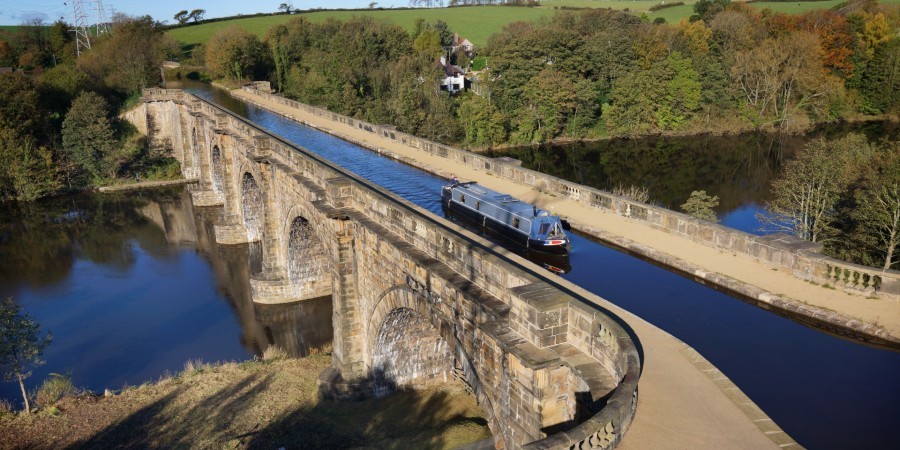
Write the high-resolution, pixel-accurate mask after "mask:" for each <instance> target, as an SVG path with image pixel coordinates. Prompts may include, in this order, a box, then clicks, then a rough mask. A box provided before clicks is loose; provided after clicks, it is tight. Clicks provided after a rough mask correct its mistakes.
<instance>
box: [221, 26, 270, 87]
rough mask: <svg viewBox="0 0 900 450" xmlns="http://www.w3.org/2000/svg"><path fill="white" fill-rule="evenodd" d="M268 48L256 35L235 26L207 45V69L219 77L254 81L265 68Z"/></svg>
mask: <svg viewBox="0 0 900 450" xmlns="http://www.w3.org/2000/svg"><path fill="white" fill-rule="evenodd" d="M264 54H265V48H264V47H263V45H262V43H261V42H260V41H259V38H257V37H256V35H255V34H251V33H249V32H248V31H247V30H245V29H243V28H241V27H240V26H238V25H232V26H231V27H229V28H226V29H224V30H222V31H220V32H218V33H216V34H214V35H213V36H212V37H211V38H210V39H209V43H208V44H207V45H206V67H207V69H209V72H210V73H211V74H212V75H213V76H215V77H221V78H227V79H231V80H242V79H244V78H252V77H253V75H254V73H255V72H256V71H257V70H258V69H259V68H260V67H262V66H263V57H264Z"/></svg>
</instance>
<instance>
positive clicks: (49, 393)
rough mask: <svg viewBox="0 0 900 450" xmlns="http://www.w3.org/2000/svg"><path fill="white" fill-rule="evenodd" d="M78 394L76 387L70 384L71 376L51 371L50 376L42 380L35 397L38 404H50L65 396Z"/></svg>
mask: <svg viewBox="0 0 900 450" xmlns="http://www.w3.org/2000/svg"><path fill="white" fill-rule="evenodd" d="M77 394H78V389H77V388H76V387H75V385H74V384H72V378H71V377H69V376H68V375H61V374H58V373H51V374H50V378H47V379H46V380H44V383H43V384H41V387H39V388H38V390H37V394H35V399H36V400H37V404H38V405H40V406H51V405H53V404H54V403H56V402H58V401H60V400H62V399H63V398H65V397H71V396H74V395H77Z"/></svg>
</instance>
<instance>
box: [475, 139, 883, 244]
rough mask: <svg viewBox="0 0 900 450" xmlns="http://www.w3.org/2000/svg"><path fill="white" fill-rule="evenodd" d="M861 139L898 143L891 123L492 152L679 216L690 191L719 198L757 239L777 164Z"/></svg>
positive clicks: (728, 219) (722, 208)
mask: <svg viewBox="0 0 900 450" xmlns="http://www.w3.org/2000/svg"><path fill="white" fill-rule="evenodd" d="M850 132H855V133H863V134H865V135H867V136H868V137H869V138H870V139H872V140H879V139H886V140H897V139H898V133H900V124H898V123H897V122H866V123H857V124H831V125H823V126H821V127H819V128H817V129H815V130H813V131H811V132H809V133H807V134H777V133H762V132H760V133H745V134H740V135H736V136H712V135H702V136H690V137H667V138H662V137H653V138H642V139H613V140H608V141H600V142H576V143H570V144H560V145H544V146H534V147H519V148H511V149H504V150H499V151H494V152H492V153H490V155H491V156H509V157H512V158H516V159H519V160H521V161H522V165H523V166H524V167H527V168H530V169H534V170H538V171H541V172H544V173H548V174H551V175H555V176H557V177H560V178H563V179H566V180H569V181H573V182H575V183H579V184H584V185H587V186H592V187H595V188H598V189H604V190H611V189H613V188H615V187H617V186H631V185H634V186H643V187H646V188H647V191H648V193H649V196H650V201H651V202H653V203H657V204H659V205H662V206H665V207H667V208H670V209H675V210H680V205H682V204H683V203H684V202H685V201H687V199H688V197H690V195H691V192H692V191H699V190H704V191H706V193H707V194H709V195H715V196H718V197H719V206H718V207H717V208H715V212H716V214H717V215H718V216H719V219H720V220H721V223H723V224H725V225H728V226H730V227H732V228H736V229H739V230H742V231H746V232H748V233H753V234H763V230H761V228H762V225H761V224H760V222H759V221H758V220H757V218H756V215H757V214H764V213H765V211H764V209H763V205H764V204H765V203H766V202H767V201H769V200H771V199H772V198H771V192H770V186H771V184H772V181H773V180H774V179H775V177H777V176H778V173H779V170H780V169H781V166H782V164H783V163H784V162H785V161H787V160H789V159H791V158H793V157H794V155H795V154H796V153H797V150H799V149H801V148H802V147H803V146H804V145H806V143H807V142H809V141H810V140H812V139H815V138H819V137H822V138H826V139H836V138H839V137H842V136H844V135H846V134H847V133H850Z"/></svg>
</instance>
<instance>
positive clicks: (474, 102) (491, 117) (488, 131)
mask: <svg viewBox="0 0 900 450" xmlns="http://www.w3.org/2000/svg"><path fill="white" fill-rule="evenodd" d="M456 114H457V117H458V121H459V124H460V126H461V127H462V131H463V135H464V136H465V143H466V144H467V145H470V146H475V147H486V146H491V145H497V144H500V143H502V142H503V141H504V140H505V139H506V130H505V129H504V128H503V123H504V122H505V120H504V118H503V115H502V114H501V113H500V111H499V110H497V107H496V106H494V105H493V104H492V103H491V102H489V101H487V99H485V98H484V97H481V96H478V95H475V94H472V93H469V94H466V95H464V96H463V97H462V99H461V101H460V103H459V108H458V109H457V110H456Z"/></svg>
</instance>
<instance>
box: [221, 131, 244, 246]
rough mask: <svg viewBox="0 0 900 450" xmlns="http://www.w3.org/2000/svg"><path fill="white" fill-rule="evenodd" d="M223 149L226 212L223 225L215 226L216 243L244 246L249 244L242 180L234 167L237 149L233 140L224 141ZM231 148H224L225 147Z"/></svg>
mask: <svg viewBox="0 0 900 450" xmlns="http://www.w3.org/2000/svg"><path fill="white" fill-rule="evenodd" d="M215 133H216V134H220V135H225V131H224V130H221V129H216V130H215ZM221 141H222V143H223V146H222V148H220V149H219V151H220V152H221V157H222V171H223V172H224V175H225V176H224V180H222V181H224V183H223V186H222V190H224V191H225V211H224V213H223V215H222V224H218V225H216V226H215V233H216V242H218V243H219V244H226V245H228V244H244V243H247V242H248V238H247V227H245V226H244V223H243V222H242V221H241V217H242V216H241V186H240V183H241V180H240V174H235V172H236V171H237V169H236V168H235V167H234V165H235V164H234V159H235V158H236V156H235V155H236V153H237V152H238V149H237V148H234V146H235V145H236V143H235V142H234V140H233V139H227V138H226V139H222V140H221ZM226 145H227V147H230V148H224V147H226Z"/></svg>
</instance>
